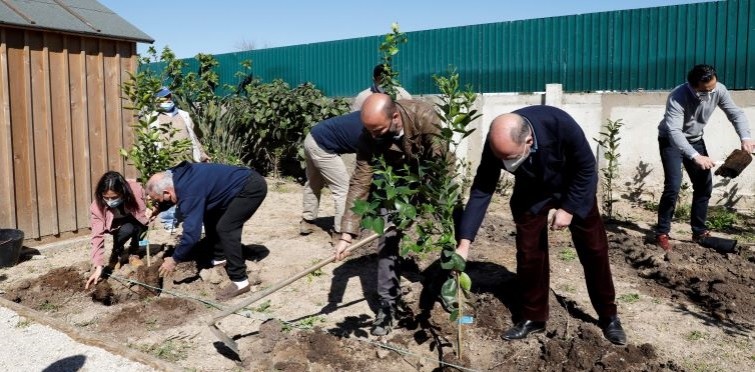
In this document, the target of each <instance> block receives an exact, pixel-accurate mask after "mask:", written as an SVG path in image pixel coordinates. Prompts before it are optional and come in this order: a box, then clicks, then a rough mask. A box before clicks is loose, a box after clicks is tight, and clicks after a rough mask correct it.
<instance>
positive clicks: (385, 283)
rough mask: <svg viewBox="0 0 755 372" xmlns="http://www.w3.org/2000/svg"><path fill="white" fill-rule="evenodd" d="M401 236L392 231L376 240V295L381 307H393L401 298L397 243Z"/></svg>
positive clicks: (398, 232)
mask: <svg viewBox="0 0 755 372" xmlns="http://www.w3.org/2000/svg"><path fill="white" fill-rule="evenodd" d="M403 235H404V234H403V233H402V232H400V231H396V230H395V229H394V230H391V231H389V232H387V233H385V234H384V235H383V236H381V237H380V240H378V270H377V276H378V277H377V294H378V298H379V300H380V306H381V307H384V306H387V305H395V303H396V300H397V299H398V298H399V297H401V287H400V286H399V280H400V278H399V275H400V272H399V264H400V261H399V259H400V257H399V243H400V242H401V238H402V237H403Z"/></svg>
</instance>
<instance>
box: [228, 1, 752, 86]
mask: <svg viewBox="0 0 755 372" xmlns="http://www.w3.org/2000/svg"><path fill="white" fill-rule="evenodd" d="M386 28H387V25H386ZM407 36H408V39H409V42H408V43H407V44H404V45H403V46H401V49H400V52H399V54H398V56H397V58H396V59H395V66H394V67H395V68H396V69H397V70H398V71H399V72H400V76H399V80H400V81H401V82H402V85H403V86H404V87H405V88H406V89H407V90H408V91H409V92H410V93H415V94H424V93H436V88H435V86H434V83H433V80H432V76H433V75H434V74H442V73H444V72H445V71H446V70H447V69H448V67H449V66H451V65H452V66H455V68H456V69H457V71H459V73H460V75H461V79H462V82H463V83H469V84H472V86H473V87H474V89H475V90H476V91H480V92H532V91H543V90H544V89H545V84H547V83H561V84H563V87H564V90H565V91H568V92H578V91H596V90H618V91H626V90H636V89H646V90H667V89H671V88H673V87H674V86H676V85H678V84H679V83H681V82H683V81H684V80H685V79H686V73H687V71H688V70H689V69H690V67H691V66H693V65H695V64H698V63H708V64H712V65H714V66H715V67H716V68H717V70H718V73H719V78H720V80H721V81H722V82H723V83H724V84H726V85H727V86H728V87H729V88H730V89H755V55H754V54H755V0H729V1H717V2H708V3H697V4H688V5H676V6H667V7H657V8H645V9H634V10H621V11H613V12H602V13H591V14H580V15H572V16H563V17H552V18H541V19H532V20H524V21H512V22H500V23H490V24H483V25H474V26H463V27H452V28H444V29H435V30H427V31H417V32H408V33H407ZM381 39H382V36H372V37H364V38H358V39H349V40H339V41H331V42H323V43H314V44H305V45H296V46H289V47H280V48H269V49H260V50H253V51H248V52H240V53H228V54H219V55H216V56H215V57H216V58H217V59H218V61H219V62H220V68H219V70H218V72H219V74H220V76H221V82H223V83H231V84H235V83H236V81H237V78H236V77H235V76H234V73H235V72H236V71H237V70H238V66H239V63H240V62H241V61H243V60H247V59H250V60H252V62H253V73H254V75H255V76H256V77H258V78H260V79H262V80H265V81H270V80H272V79H277V78H280V79H283V80H285V81H287V82H288V83H289V84H291V85H297V84H300V83H303V82H306V81H310V82H313V83H314V84H315V85H316V86H317V87H318V88H319V89H321V90H323V91H324V92H325V93H326V94H328V95H331V96H351V95H354V94H356V93H357V92H359V91H360V90H362V89H365V88H366V87H367V86H369V85H370V83H371V81H370V80H371V72H372V67H373V66H374V65H375V64H376V63H378V61H379V54H378V45H379V44H380V41H381Z"/></svg>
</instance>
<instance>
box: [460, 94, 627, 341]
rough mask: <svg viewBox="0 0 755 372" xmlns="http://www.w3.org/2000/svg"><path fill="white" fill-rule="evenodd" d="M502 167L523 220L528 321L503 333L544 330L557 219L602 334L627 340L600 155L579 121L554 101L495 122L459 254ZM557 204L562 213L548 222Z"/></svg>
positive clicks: (520, 246)
mask: <svg viewBox="0 0 755 372" xmlns="http://www.w3.org/2000/svg"><path fill="white" fill-rule="evenodd" d="M501 169H505V170H506V171H508V172H510V173H512V174H514V177H515V182H514V192H513V194H512V195H511V200H510V205H511V213H512V214H513V216H514V223H515V224H516V273H517V279H518V280H517V283H518V285H519V292H520V294H521V305H522V306H521V311H520V314H518V315H519V316H518V317H519V318H521V320H520V321H519V322H517V323H516V324H515V325H514V327H512V328H511V329H509V330H508V331H506V332H505V333H504V334H503V336H502V337H503V339H505V340H515V339H522V338H525V337H527V335H529V334H530V333H533V332H542V331H544V330H545V322H546V320H547V319H548V297H549V296H548V293H549V291H548V288H549V279H550V268H549V261H548V229H547V228H548V225H549V224H550V228H551V229H552V230H561V229H565V228H568V229H569V230H570V231H571V235H572V241H573V242H574V247H575V248H576V250H577V254H578V255H579V261H580V262H581V263H582V266H583V268H584V270H585V281H586V282H587V291H588V293H589V295H590V301H591V302H592V305H593V307H594V308H595V311H596V312H597V313H598V317H599V319H598V325H599V326H600V327H601V328H602V329H603V335H604V336H605V337H606V338H607V339H608V340H609V341H611V342H612V343H614V344H620V345H623V344H626V335H625V334H624V330H623V328H622V327H621V322H620V321H619V318H618V316H617V315H616V314H617V313H616V303H615V296H616V295H615V291H614V287H613V279H612V277H611V267H610V265H609V262H608V239H607V237H606V231H605V227H604V226H603V220H602V218H601V216H600V213H599V212H598V203H597V198H596V196H595V194H596V191H597V183H598V176H597V173H596V170H595V157H594V156H593V153H592V151H591V150H590V144H589V143H588V142H587V139H586V138H585V134H584V133H583V132H582V129H581V128H580V127H579V124H577V122H576V121H574V119H573V118H572V117H571V116H569V114H567V113H566V112H564V111H562V110H560V109H558V108H555V107H550V106H530V107H526V108H523V109H520V110H517V111H514V112H512V113H509V114H504V115H500V116H498V117H497V118H495V119H494V120H493V123H492V124H491V126H490V133H489V135H488V139H487V141H486V143H485V147H484V149H483V151H482V159H481V161H480V165H479V167H478V168H477V174H476V176H475V179H474V183H473V184H472V190H471V194H470V196H469V202H468V203H467V206H466V208H465V210H464V214H463V215H462V220H461V222H460V225H459V231H458V233H457V238H458V239H459V244H458V246H457V253H458V254H459V255H461V256H462V257H464V258H465V259H466V258H467V255H468V253H469V247H470V245H471V242H472V241H473V240H474V238H475V236H476V235H477V230H478V229H479V228H480V224H481V223H482V220H483V217H485V212H486V211H487V209H488V205H489V204H490V199H491V197H492V195H493V193H494V192H495V189H496V185H497V184H498V180H499V178H500V175H501ZM551 209H555V210H556V211H555V213H554V215H553V218H552V221H548V212H549V211H550V210H551ZM549 222H550V223H549Z"/></svg>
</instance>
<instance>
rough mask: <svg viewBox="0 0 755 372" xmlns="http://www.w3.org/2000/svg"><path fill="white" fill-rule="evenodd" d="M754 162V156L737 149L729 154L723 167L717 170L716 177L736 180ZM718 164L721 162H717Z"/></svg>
mask: <svg viewBox="0 0 755 372" xmlns="http://www.w3.org/2000/svg"><path fill="white" fill-rule="evenodd" d="M750 162H752V155H751V154H750V153H749V152H747V151H744V150H740V149H736V150H734V151H732V152H731V154H729V156H728V157H727V158H726V160H725V161H724V162H723V164H721V166H720V167H719V168H718V169H716V173H715V174H716V176H721V177H726V178H734V177H737V176H739V174H740V173H742V171H743V170H744V169H745V168H747V166H748V165H750ZM716 163H717V164H718V163H719V162H716Z"/></svg>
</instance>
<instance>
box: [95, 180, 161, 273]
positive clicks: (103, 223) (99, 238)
mask: <svg viewBox="0 0 755 372" xmlns="http://www.w3.org/2000/svg"><path fill="white" fill-rule="evenodd" d="M128 185H129V186H130V187H131V191H132V192H133V193H134V198H136V204H137V206H138V207H137V210H135V211H129V210H127V211H126V212H128V213H131V214H133V215H134V217H135V218H136V219H137V220H138V221H139V222H141V223H143V224H145V225H146V224H147V215H146V214H145V211H146V210H147V206H146V203H145V194H144V189H143V188H142V185H140V184H139V183H138V182H136V181H135V180H128ZM89 212H90V214H89V224H90V226H91V228H92V251H91V254H90V255H91V258H92V264H93V265H94V266H104V265H105V238H104V236H105V234H106V233H108V234H110V233H112V231H111V227H112V225H113V212H112V211H111V210H110V208H107V207H105V210H102V209H100V207H99V205H97V201H96V200H95V201H93V202H92V205H91V206H90V207H89Z"/></svg>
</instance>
